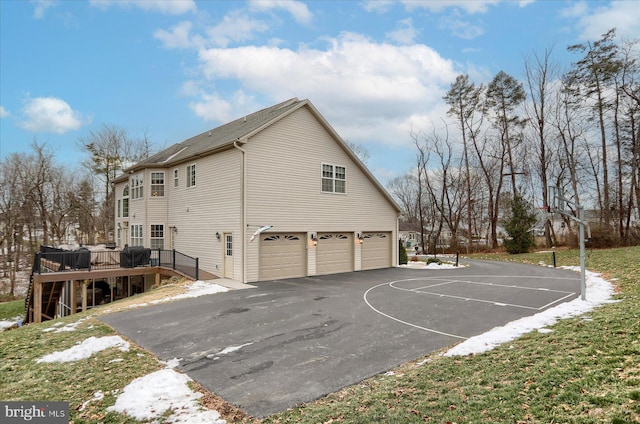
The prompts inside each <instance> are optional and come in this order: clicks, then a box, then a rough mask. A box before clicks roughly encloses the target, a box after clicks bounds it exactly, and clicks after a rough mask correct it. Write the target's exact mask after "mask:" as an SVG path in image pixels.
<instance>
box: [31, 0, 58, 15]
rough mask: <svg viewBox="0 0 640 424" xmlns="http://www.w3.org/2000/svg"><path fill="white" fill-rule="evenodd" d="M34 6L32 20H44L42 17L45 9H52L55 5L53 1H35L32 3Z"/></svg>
mask: <svg viewBox="0 0 640 424" xmlns="http://www.w3.org/2000/svg"><path fill="white" fill-rule="evenodd" d="M32 3H34V4H35V5H36V7H35V9H34V10H33V18H34V19H44V15H45V13H46V12H47V9H49V8H52V7H54V6H55V5H56V3H57V2H56V1H55V0H35V1H32Z"/></svg>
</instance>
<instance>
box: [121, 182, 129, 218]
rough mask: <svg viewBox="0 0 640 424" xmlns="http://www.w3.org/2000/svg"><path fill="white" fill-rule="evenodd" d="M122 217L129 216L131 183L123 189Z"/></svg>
mask: <svg viewBox="0 0 640 424" xmlns="http://www.w3.org/2000/svg"><path fill="white" fill-rule="evenodd" d="M122 217H123V218H129V184H127V185H126V186H124V189H122Z"/></svg>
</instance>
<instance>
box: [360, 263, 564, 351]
mask: <svg viewBox="0 0 640 424" xmlns="http://www.w3.org/2000/svg"><path fill="white" fill-rule="evenodd" d="M449 277H451V276H449ZM454 277H455V276H454ZM474 277H476V278H480V277H481V278H511V279H514V278H516V279H517V278H522V277H523V276H522V275H518V276H516V275H510V276H504V275H475V276H474V275H466V276H464V278H465V280H457V279H453V280H450V279H448V278H447V279H444V278H442V277H419V278H408V279H405V280H396V281H391V282H388V283H381V284H378V285H376V286H373V287H371V288H370V289H368V290H367V291H366V292H365V293H364V295H363V299H364V302H365V303H366V304H367V306H369V308H371V310H373V311H374V312H376V313H378V314H380V315H382V316H384V317H387V318H389V319H392V320H394V321H396V322H399V323H401V324H405V325H408V326H410V327H413V328H417V329H420V330H424V331H428V332H431V333H435V334H440V335H444V336H449V337H455V338H458V339H463V340H466V339H467V337H463V336H459V335H456V334H451V333H446V332H444V331H438V330H435V329H433V328H426V327H422V326H420V325H416V324H413V323H410V322H407V321H404V320H401V319H399V318H396V317H394V316H392V315H389V314H387V313H384V312H382V311H380V310H379V309H377V308H376V307H374V306H373V305H372V304H371V303H370V302H369V300H368V299H367V295H368V294H369V293H370V292H371V291H372V290H375V289H377V288H379V287H383V286H389V287H391V288H392V289H394V290H402V291H408V292H413V293H419V294H427V295H430V296H438V297H444V298H452V299H457V300H463V301H465V302H479V303H488V304H492V305H495V306H502V307H514V308H522V309H529V310H533V311H541V310H543V309H546V308H548V307H550V306H551V305H554V304H556V303H560V302H562V301H564V300H565V299H567V298H569V297H571V296H574V295H576V293H575V292H568V291H563V290H555V289H549V288H545V287H523V286H516V285H505V284H496V283H482V282H478V281H469V280H466V278H474ZM527 278H529V279H549V278H550V277H537V276H527ZM552 278H553V279H554V280H572V278H567V277H558V278H556V277H552ZM425 280H439V281H440V282H439V283H436V284H432V285H427V286H423V287H419V288H413V289H408V288H404V287H398V286H397V285H396V284H397V283H403V282H408V281H425ZM443 280H445V281H443ZM454 283H463V284H477V285H485V286H493V287H504V288H509V289H514V288H515V289H522V290H533V291H546V292H553V293H558V294H564V295H565V296H562V297H560V298H559V299H556V300H554V301H552V302H550V303H547V304H546V305H544V306H541V307H538V308H536V307H532V306H526V305H518V304H513V303H504V302H498V301H494V300H486V299H476V298H472V297H464V296H454V295H449V294H443V293H435V292H429V291H424V289H428V288H433V287H441V286H445V285H449V284H454Z"/></svg>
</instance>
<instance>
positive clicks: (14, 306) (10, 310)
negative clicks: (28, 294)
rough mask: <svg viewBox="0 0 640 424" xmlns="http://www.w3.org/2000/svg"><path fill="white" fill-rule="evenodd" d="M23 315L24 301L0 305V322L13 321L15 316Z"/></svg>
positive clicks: (13, 301)
mask: <svg viewBox="0 0 640 424" xmlns="http://www.w3.org/2000/svg"><path fill="white" fill-rule="evenodd" d="M22 315H24V299H20V300H12V301H10V302H2V303H0V321H2V320H6V321H13V319H14V318H15V317H17V316H22Z"/></svg>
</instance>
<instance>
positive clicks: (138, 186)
mask: <svg viewBox="0 0 640 424" xmlns="http://www.w3.org/2000/svg"><path fill="white" fill-rule="evenodd" d="M143 189H144V180H143V177H142V174H138V175H134V176H133V177H131V198H132V199H142V197H143V195H144V190H143Z"/></svg>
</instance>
